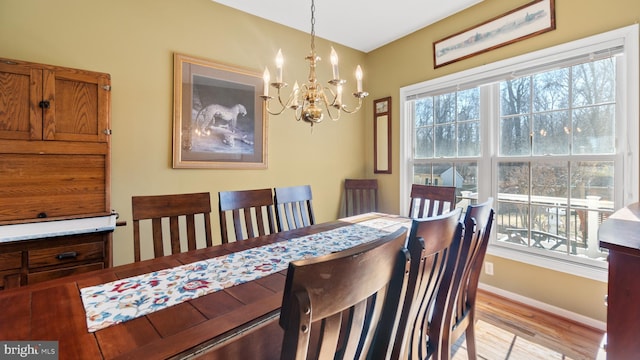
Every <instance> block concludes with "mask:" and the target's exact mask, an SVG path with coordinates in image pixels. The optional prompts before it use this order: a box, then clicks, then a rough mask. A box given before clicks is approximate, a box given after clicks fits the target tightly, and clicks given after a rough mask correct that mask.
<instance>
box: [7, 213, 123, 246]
mask: <svg viewBox="0 0 640 360" xmlns="http://www.w3.org/2000/svg"><path fill="white" fill-rule="evenodd" d="M116 217H117V214H111V215H105V216H95V217H88V218H81V219H70V220H53V221H41V222H34V223H27V224H11V225H2V226H0V243H6V242H12V241H19V240H31V239H40V238H46V237H54V236H64V235H76V234H87V233H95V232H104V231H113V230H114V229H115V227H116Z"/></svg>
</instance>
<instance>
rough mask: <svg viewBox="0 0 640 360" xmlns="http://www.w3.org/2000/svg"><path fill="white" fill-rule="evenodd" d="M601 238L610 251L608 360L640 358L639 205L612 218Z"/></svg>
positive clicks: (607, 222) (601, 242)
mask: <svg viewBox="0 0 640 360" xmlns="http://www.w3.org/2000/svg"><path fill="white" fill-rule="evenodd" d="M598 237H599V240H600V246H601V247H603V248H606V249H608V250H609V283H608V289H607V339H606V345H605V346H606V353H607V359H625V360H626V359H640V342H639V341H638V334H640V282H639V281H638V274H640V203H635V204H632V205H629V206H628V207H626V208H623V209H620V210H618V211H616V212H615V213H614V214H613V215H611V216H610V217H609V219H607V220H606V221H605V222H604V223H602V225H601V227H600V230H599V232H598Z"/></svg>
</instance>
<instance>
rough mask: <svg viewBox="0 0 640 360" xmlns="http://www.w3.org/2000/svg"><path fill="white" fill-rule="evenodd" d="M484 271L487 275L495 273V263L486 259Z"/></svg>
mask: <svg viewBox="0 0 640 360" xmlns="http://www.w3.org/2000/svg"><path fill="white" fill-rule="evenodd" d="M484 273H485V274H487V275H493V263H492V262H488V261H485V262H484Z"/></svg>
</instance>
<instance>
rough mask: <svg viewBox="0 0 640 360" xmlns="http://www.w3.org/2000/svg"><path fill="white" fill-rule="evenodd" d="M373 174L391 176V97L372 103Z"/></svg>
mask: <svg viewBox="0 0 640 360" xmlns="http://www.w3.org/2000/svg"><path fill="white" fill-rule="evenodd" d="M373 166H374V168H373V172H374V173H376V174H391V97H386V98H382V99H378V100H374V101H373Z"/></svg>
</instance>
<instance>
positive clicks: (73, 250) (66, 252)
mask: <svg viewBox="0 0 640 360" xmlns="http://www.w3.org/2000/svg"><path fill="white" fill-rule="evenodd" d="M28 258H29V263H28V264H29V265H28V267H29V269H30V270H31V269H34V268H40V267H47V266H65V265H66V266H68V265H73V264H74V263H80V262H85V261H91V260H95V261H101V262H102V261H104V242H101V241H100V242H92V243H86V244H75V245H67V246H59V247H52V248H48V249H38V250H29V255H28Z"/></svg>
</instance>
